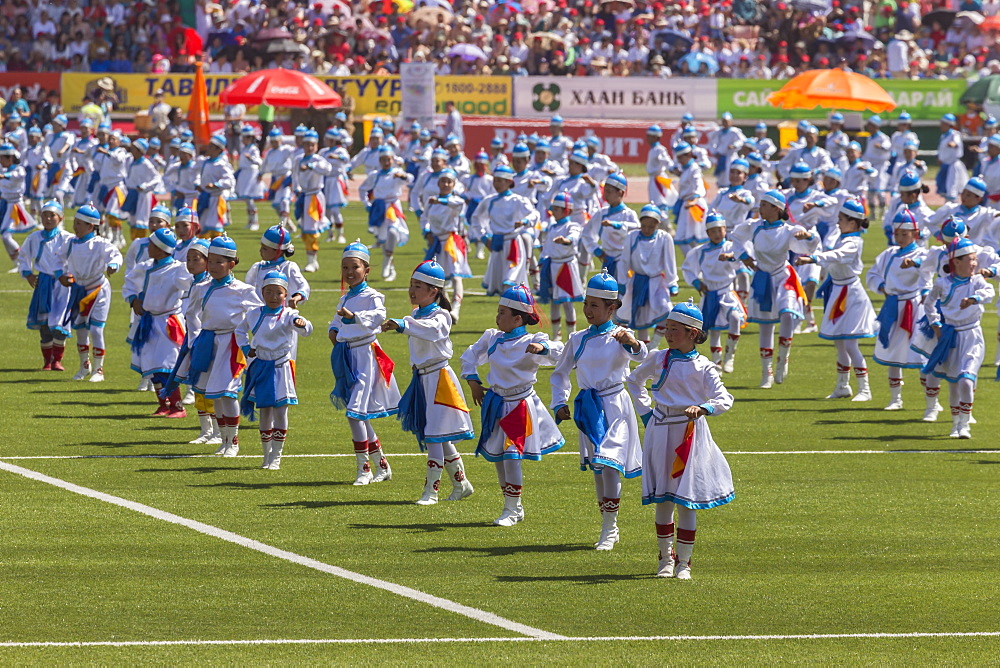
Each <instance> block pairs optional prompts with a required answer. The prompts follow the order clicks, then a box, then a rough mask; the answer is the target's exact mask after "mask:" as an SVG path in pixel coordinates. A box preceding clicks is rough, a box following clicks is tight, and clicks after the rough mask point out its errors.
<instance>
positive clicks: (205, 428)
mask: <svg viewBox="0 0 1000 668" xmlns="http://www.w3.org/2000/svg"><path fill="white" fill-rule="evenodd" d="M198 422H199V423H200V424H201V433H200V434H198V438H196V439H194V440H193V441H188V443H191V444H193V445H201V444H202V443H208V440H209V439H210V438H212V433H213V432H212V416H211V415H209V414H208V413H198Z"/></svg>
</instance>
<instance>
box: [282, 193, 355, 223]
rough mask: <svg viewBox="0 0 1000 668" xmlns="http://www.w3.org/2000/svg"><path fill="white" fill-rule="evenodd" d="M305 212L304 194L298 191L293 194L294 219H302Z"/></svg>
mask: <svg viewBox="0 0 1000 668" xmlns="http://www.w3.org/2000/svg"><path fill="white" fill-rule="evenodd" d="M305 212H306V194H305V193H299V194H298V195H296V196H295V214H294V215H295V220H302V216H303V215H304V214H305ZM369 224H370V223H369Z"/></svg>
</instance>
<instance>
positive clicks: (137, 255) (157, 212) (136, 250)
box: [125, 204, 180, 276]
mask: <svg viewBox="0 0 1000 668" xmlns="http://www.w3.org/2000/svg"><path fill="white" fill-rule="evenodd" d="M170 218H171V216H170V209H168V208H167V207H165V206H163V205H161V204H157V205H156V206H154V207H153V208H152V210H151V211H150V212H149V233H150V234H153V232H155V231H156V230H158V229H160V228H163V227H168V228H169V227H170ZM175 237H176V234H175ZM149 243H150V242H149V237H148V236H142V237H139V238H137V239H135V240H134V241H132V243H131V244H129V247H128V250H127V251H125V275H126V276H127V275H128V272H130V271H132V267H134V266H135V265H137V264H138V263H140V262H142V261H143V260H146V259H147V258H148V257H149V253H148V252H147V249H148V248H149ZM178 243H180V239H178ZM175 250H176V249H175Z"/></svg>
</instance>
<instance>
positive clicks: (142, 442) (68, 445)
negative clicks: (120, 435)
mask: <svg viewBox="0 0 1000 668" xmlns="http://www.w3.org/2000/svg"><path fill="white" fill-rule="evenodd" d="M83 445H96V446H99V447H104V448H131V447H132V446H134V445H180V443H178V442H177V441H151V440H149V439H145V438H144V439H135V440H134V441H130V442H128V443H110V442H108V441H86V442H84V443H63V446H62V447H64V448H71V447H78V446H83Z"/></svg>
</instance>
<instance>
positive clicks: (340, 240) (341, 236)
mask: <svg viewBox="0 0 1000 668" xmlns="http://www.w3.org/2000/svg"><path fill="white" fill-rule="evenodd" d="M337 243H338V244H346V243H347V239H346V238H345V237H344V228H343V227H338V228H337Z"/></svg>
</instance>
